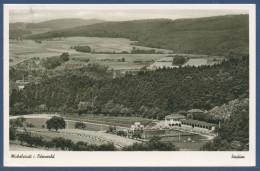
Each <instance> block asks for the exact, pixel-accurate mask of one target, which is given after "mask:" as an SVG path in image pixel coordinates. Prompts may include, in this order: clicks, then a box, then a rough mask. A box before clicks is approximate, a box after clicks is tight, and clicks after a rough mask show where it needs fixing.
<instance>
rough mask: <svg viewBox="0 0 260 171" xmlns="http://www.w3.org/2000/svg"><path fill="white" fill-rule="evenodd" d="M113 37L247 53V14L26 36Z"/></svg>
mask: <svg viewBox="0 0 260 171" xmlns="http://www.w3.org/2000/svg"><path fill="white" fill-rule="evenodd" d="M70 36H85V37H114V38H128V39H131V40H135V41H138V42H137V45H142V46H148V47H153V48H163V49H169V50H173V51H174V52H176V53H194V54H207V55H224V56H228V55H238V56H241V55H247V54H248V49H249V16H248V15H226V16H216V17H205V18H195V19H177V20H170V19H148V20H134V21H119V22H103V23H97V24H92V25H84V26H79V27H74V28H68V29H65V28H64V29H62V30H57V31H50V32H47V33H43V34H37V35H32V36H27V38H29V39H45V38H54V37H70Z"/></svg>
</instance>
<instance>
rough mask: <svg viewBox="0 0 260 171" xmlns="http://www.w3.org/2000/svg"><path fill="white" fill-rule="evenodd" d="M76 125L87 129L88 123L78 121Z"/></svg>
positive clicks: (77, 127) (78, 127)
mask: <svg viewBox="0 0 260 171" xmlns="http://www.w3.org/2000/svg"><path fill="white" fill-rule="evenodd" d="M74 127H75V128H76V129H85V128H86V127H87V126H86V124H85V123H83V122H76V123H75V125H74Z"/></svg>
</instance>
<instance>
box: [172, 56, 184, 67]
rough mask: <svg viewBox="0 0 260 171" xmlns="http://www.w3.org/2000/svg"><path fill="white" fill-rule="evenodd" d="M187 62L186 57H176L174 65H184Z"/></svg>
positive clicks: (173, 61)
mask: <svg viewBox="0 0 260 171" xmlns="http://www.w3.org/2000/svg"><path fill="white" fill-rule="evenodd" d="M185 62H186V59H185V57H183V56H175V57H174V58H173V60H172V64H173V65H182V64H184V63H185Z"/></svg>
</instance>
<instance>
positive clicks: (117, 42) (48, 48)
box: [10, 37, 222, 71]
mask: <svg viewBox="0 0 260 171" xmlns="http://www.w3.org/2000/svg"><path fill="white" fill-rule="evenodd" d="M132 43H135V42H133V41H130V40H129V39H124V38H101V37H67V38H60V39H59V38H58V39H53V40H52V41H46V40H45V41H42V43H36V42H35V41H33V40H23V41H16V40H10V66H14V65H17V64H19V63H23V62H24V61H25V60H29V59H31V58H34V57H38V58H39V59H38V60H41V59H42V58H46V57H53V56H59V55H61V54H62V53H63V52H68V53H69V55H70V59H71V60H70V61H68V62H66V63H64V64H63V65H61V66H59V67H57V69H58V70H63V69H75V68H79V67H82V66H87V65H88V64H89V63H97V64H100V65H104V66H108V67H109V68H110V69H114V70H121V71H138V70H140V69H141V68H144V67H147V68H148V69H156V68H159V67H160V68H163V67H164V66H165V67H169V68H174V67H178V66H174V65H172V58H173V57H167V56H169V54H168V53H173V52H172V51H170V50H165V49H156V48H149V47H141V46H135V45H132ZM78 45H80V46H90V47H91V49H92V51H95V52H101V53H100V54H98V53H82V52H77V51H76V50H74V49H71V47H74V46H78ZM133 47H136V48H138V49H144V50H151V49H154V50H157V51H161V52H164V53H165V54H116V53H118V52H122V51H126V52H131V50H132V49H133ZM103 52H105V53H110V54H105V53H103ZM111 53H112V54H111ZM172 55H176V54H171V56H172ZM178 55H184V56H188V57H190V58H191V59H190V60H189V61H188V62H187V63H186V64H184V65H183V66H186V65H190V66H193V65H194V66H199V65H212V64H214V63H218V62H219V61H221V59H222V58H221V57H216V56H207V55H196V54H178ZM122 58H124V60H125V62H120V61H118V60H120V59H122ZM213 58H216V59H217V60H216V61H213ZM39 68H40V67H39Z"/></svg>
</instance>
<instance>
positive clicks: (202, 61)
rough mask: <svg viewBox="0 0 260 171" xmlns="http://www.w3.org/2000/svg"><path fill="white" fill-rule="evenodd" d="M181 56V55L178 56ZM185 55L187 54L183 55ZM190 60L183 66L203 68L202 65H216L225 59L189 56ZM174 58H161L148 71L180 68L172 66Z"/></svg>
mask: <svg viewBox="0 0 260 171" xmlns="http://www.w3.org/2000/svg"><path fill="white" fill-rule="evenodd" d="M178 55H180V54H178ZM182 55H185V54H182ZM188 57H189V58H190V59H189V60H188V61H187V62H186V63H185V64H183V65H182V66H195V67H198V66H201V65H214V64H217V63H219V62H221V61H222V60H223V59H224V58H223V57H219V56H207V55H188ZM173 58H174V57H164V58H160V59H159V60H157V61H156V62H154V63H153V64H151V65H149V66H148V67H147V68H148V69H151V70H153V69H157V68H163V67H166V68H178V67H179V66H178V65H172V60H173Z"/></svg>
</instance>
